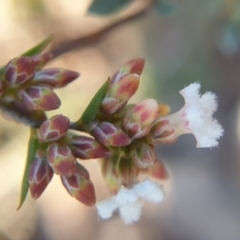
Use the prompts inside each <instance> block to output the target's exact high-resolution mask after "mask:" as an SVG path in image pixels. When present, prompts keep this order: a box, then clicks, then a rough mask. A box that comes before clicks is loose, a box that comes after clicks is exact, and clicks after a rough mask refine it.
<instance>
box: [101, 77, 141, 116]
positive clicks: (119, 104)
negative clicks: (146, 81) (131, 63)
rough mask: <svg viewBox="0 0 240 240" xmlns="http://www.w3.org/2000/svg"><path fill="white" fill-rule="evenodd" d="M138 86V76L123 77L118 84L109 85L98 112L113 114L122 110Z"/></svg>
mask: <svg viewBox="0 0 240 240" xmlns="http://www.w3.org/2000/svg"><path fill="white" fill-rule="evenodd" d="M138 85H139V75H138V74H128V75H124V76H123V77H122V78H121V79H119V80H118V82H116V83H114V84H112V85H110V88H109V90H108V91H107V93H106V96H105V98H104V99H103V102H102V104H101V107H100V110H101V111H102V112H103V113H105V114H113V113H115V112H117V111H118V110H120V109H122V108H123V107H124V106H125V105H126V104H127V102H128V100H129V99H130V98H131V97H132V96H133V95H134V93H135V92H136V91H137V89H138Z"/></svg>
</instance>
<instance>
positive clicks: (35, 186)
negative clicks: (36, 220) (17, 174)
mask: <svg viewBox="0 0 240 240" xmlns="http://www.w3.org/2000/svg"><path fill="white" fill-rule="evenodd" d="M52 177H53V170H52V169H51V167H50V166H49V165H48V163H47V161H46V160H45V159H44V158H43V157H42V153H41V152H37V154H36V156H35V159H34V162H33V163H32V165H31V167H30V172H29V186H30V192H31V195H32V197H33V198H34V199H37V198H39V197H40V196H41V194H42V193H43V191H44V190H45V189H46V187H47V185H48V184H49V182H50V181H51V180H52Z"/></svg>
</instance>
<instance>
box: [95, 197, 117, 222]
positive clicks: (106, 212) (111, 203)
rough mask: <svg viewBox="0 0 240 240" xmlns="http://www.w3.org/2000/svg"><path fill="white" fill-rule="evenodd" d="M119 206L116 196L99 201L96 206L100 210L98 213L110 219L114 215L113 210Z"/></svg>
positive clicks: (103, 217)
mask: <svg viewBox="0 0 240 240" xmlns="http://www.w3.org/2000/svg"><path fill="white" fill-rule="evenodd" d="M118 207H119V205H118V203H117V202H116V198H115V197H111V198H108V199H106V200H104V201H101V202H98V203H97V204H96V208H97V210H98V214H99V216H100V217H101V218H102V219H109V218H111V217H112V215H113V212H114V211H115V210H117V208H118Z"/></svg>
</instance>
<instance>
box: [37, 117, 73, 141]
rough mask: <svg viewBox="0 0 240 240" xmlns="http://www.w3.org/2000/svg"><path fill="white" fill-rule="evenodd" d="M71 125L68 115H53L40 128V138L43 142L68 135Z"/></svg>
mask: <svg viewBox="0 0 240 240" xmlns="http://www.w3.org/2000/svg"><path fill="white" fill-rule="evenodd" d="M69 126H70V120H69V118H68V117H65V116H63V115H62V114H59V115H56V116H53V117H51V118H50V119H49V120H46V121H44V122H43V123H42V125H41V126H40V128H39V129H38V132H37V134H38V138H39V140H40V141H42V142H50V141H55V140H58V139H60V138H62V137H63V136H64V135H66V133H67V131H68V128H69Z"/></svg>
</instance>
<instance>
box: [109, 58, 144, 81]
mask: <svg viewBox="0 0 240 240" xmlns="http://www.w3.org/2000/svg"><path fill="white" fill-rule="evenodd" d="M144 64H145V60H144V58H134V59H132V60H130V61H129V62H127V63H125V64H124V65H123V66H122V67H121V68H120V69H119V70H118V71H117V72H116V73H115V74H114V76H113V77H112V78H111V81H110V84H112V83H116V82H118V80H119V79H120V78H121V77H122V76H124V75H126V74H132V73H136V74H138V75H141V73H142V70H143V68H144Z"/></svg>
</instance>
